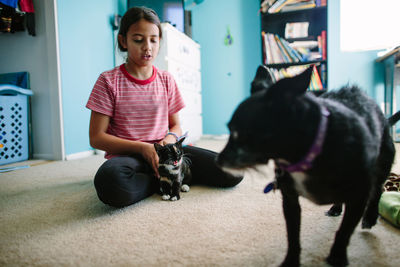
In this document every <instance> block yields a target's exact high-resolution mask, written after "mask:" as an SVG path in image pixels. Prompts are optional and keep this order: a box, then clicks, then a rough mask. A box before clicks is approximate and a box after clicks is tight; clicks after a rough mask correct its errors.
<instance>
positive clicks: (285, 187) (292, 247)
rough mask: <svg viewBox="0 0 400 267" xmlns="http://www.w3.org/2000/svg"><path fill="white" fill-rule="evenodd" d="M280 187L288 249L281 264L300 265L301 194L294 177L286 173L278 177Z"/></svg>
mask: <svg viewBox="0 0 400 267" xmlns="http://www.w3.org/2000/svg"><path fill="white" fill-rule="evenodd" d="M278 187H279V188H280V189H281V192H282V198H283V214H284V216H285V220H286V231H287V240H288V251H287V254H286V257H285V260H284V261H283V263H282V264H281V266H282V267H283V266H287V267H289V266H299V265H300V250H301V248H300V216H301V209H300V204H299V195H298V193H297V192H296V190H295V189H294V186H293V181H292V178H291V177H290V176H289V175H288V174H285V175H284V176H282V177H280V178H278Z"/></svg>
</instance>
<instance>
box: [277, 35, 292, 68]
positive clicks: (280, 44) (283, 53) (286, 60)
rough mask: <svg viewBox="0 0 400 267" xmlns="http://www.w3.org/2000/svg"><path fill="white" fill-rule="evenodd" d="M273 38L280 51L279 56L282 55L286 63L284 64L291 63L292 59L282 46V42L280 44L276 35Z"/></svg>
mask: <svg viewBox="0 0 400 267" xmlns="http://www.w3.org/2000/svg"><path fill="white" fill-rule="evenodd" d="M274 38H275V41H276V43H277V44H278V47H279V49H280V50H281V54H282V56H283V58H284V60H285V62H286V63H292V62H293V60H292V58H291V57H290V55H289V53H288V51H286V49H285V47H284V46H283V44H282V42H281V40H280V38H279V36H278V35H274Z"/></svg>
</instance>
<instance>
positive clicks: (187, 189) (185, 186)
mask: <svg viewBox="0 0 400 267" xmlns="http://www.w3.org/2000/svg"><path fill="white" fill-rule="evenodd" d="M189 190H190V187H189V186H188V185H187V184H183V185H182V186H181V191H182V192H189Z"/></svg>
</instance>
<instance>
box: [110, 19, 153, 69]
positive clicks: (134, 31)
mask: <svg viewBox="0 0 400 267" xmlns="http://www.w3.org/2000/svg"><path fill="white" fill-rule="evenodd" d="M118 38H119V41H120V44H121V45H122V46H123V47H124V48H126V49H127V50H128V63H133V64H134V65H136V66H137V67H146V66H152V64H153V63H152V62H153V60H154V59H155V58H156V56H157V54H158V50H159V48H160V32H159V29H158V27H157V25H156V24H153V23H151V22H148V21H147V20H144V19H141V20H139V21H138V22H136V23H135V24H132V25H131V26H130V27H129V30H128V32H127V33H126V36H121V35H119V36H118Z"/></svg>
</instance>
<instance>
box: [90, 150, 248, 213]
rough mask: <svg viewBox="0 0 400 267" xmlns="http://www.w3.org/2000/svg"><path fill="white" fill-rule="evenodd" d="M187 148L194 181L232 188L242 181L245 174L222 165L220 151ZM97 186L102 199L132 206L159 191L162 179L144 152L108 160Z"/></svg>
mask: <svg viewBox="0 0 400 267" xmlns="http://www.w3.org/2000/svg"><path fill="white" fill-rule="evenodd" d="M183 149H184V152H185V154H186V155H187V156H188V157H189V158H190V159H191V161H192V165H191V171H192V176H193V177H192V184H201V185H209V186H215V187H232V186H235V185H237V184H238V183H240V182H241V181H242V179H243V177H236V176H232V175H230V174H227V173H225V172H223V171H222V170H221V169H220V168H218V166H217V165H216V164H215V157H216V156H217V153H215V152H213V151H210V150H206V149H202V148H198V147H194V146H185V147H184V148H183ZM94 185H95V188H96V191H97V195H98V197H99V199H100V200H101V201H102V202H104V203H105V204H108V205H111V206H114V207H125V206H128V205H132V204H134V203H136V202H138V201H140V200H142V199H144V198H146V197H148V196H150V195H152V194H154V193H156V192H158V190H159V184H158V179H157V178H156V177H155V176H154V174H153V170H152V169H151V167H150V165H149V164H148V163H147V162H146V161H145V160H144V159H143V158H142V157H141V156H140V155H135V156H118V157H114V158H111V159H109V160H107V161H106V162H104V163H103V165H101V166H100V168H99V170H98V171H97V173H96V176H95V178H94Z"/></svg>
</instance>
